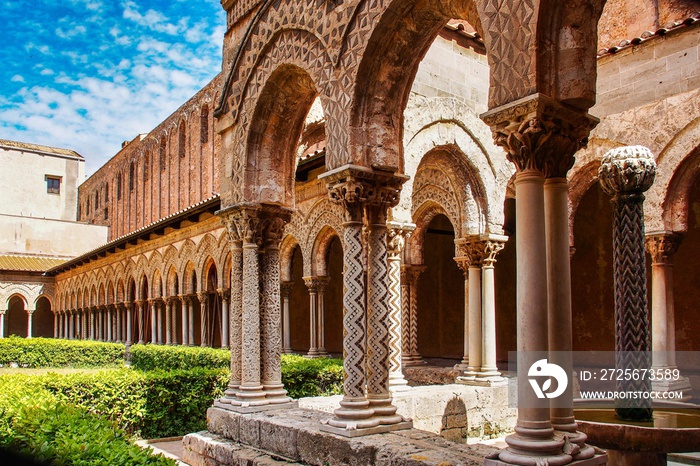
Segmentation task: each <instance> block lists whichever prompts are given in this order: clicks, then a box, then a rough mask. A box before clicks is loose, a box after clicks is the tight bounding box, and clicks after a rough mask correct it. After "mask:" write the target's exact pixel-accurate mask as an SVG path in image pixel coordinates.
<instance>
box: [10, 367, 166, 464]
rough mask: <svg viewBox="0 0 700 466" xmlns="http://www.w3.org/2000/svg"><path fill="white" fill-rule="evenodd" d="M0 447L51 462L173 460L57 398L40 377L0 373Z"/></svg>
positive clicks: (85, 462)
mask: <svg viewBox="0 0 700 466" xmlns="http://www.w3.org/2000/svg"><path fill="white" fill-rule="evenodd" d="M0 448H3V449H6V450H9V451H12V452H14V453H19V454H22V455H26V456H27V457H29V458H31V459H32V460H34V461H38V462H45V463H46V464H56V465H68V464H71V465H117V466H121V465H123V466H128V465H129V466H137V465H149V466H150V465H153V466H174V465H175V462H174V461H172V460H169V459H167V458H164V457H163V456H152V455H151V454H150V453H149V452H148V451H146V450H143V449H141V448H140V447H138V446H136V445H133V444H132V443H130V442H129V438H128V436H127V434H126V433H125V432H124V431H123V430H121V429H120V428H119V427H118V426H117V425H116V423H115V422H113V421H109V420H108V419H105V418H104V417H101V416H96V415H93V414H90V413H88V412H87V411H86V410H85V409H83V408H80V407H77V406H72V405H69V404H67V403H63V402H61V401H59V400H58V399H57V397H55V396H54V395H52V394H51V393H49V392H48V391H47V390H46V389H44V388H42V387H41V376H34V377H32V376H24V375H17V376H3V377H0Z"/></svg>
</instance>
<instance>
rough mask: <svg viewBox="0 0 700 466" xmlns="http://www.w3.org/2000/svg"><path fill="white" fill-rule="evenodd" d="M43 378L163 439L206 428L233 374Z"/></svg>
mask: <svg viewBox="0 0 700 466" xmlns="http://www.w3.org/2000/svg"><path fill="white" fill-rule="evenodd" d="M41 378H42V385H43V387H45V388H46V389H47V390H48V391H49V392H50V393H52V394H54V395H55V396H56V397H57V398H58V399H59V400H61V401H64V402H66V403H70V404H74V405H76V406H79V407H81V408H84V409H85V410H87V411H88V412H90V413H94V414H98V415H101V416H105V417H107V418H108V419H111V420H113V421H115V422H116V423H117V424H118V425H119V426H120V427H121V428H122V429H124V430H126V431H127V432H129V433H131V434H134V435H139V436H141V437H143V438H161V437H174V436H179V435H184V434H187V433H189V432H195V431H198V430H203V429H204V428H205V426H206V412H207V408H209V407H210V406H211V405H212V404H213V402H214V399H215V398H219V397H221V396H222V395H223V392H224V389H225V388H226V384H227V383H228V381H229V374H228V372H227V371H225V370H211V369H192V370H189V371H171V372H164V371H150V372H141V371H135V370H131V369H119V370H112V371H102V372H96V373H92V374H67V375H57V374H46V375H44V376H41Z"/></svg>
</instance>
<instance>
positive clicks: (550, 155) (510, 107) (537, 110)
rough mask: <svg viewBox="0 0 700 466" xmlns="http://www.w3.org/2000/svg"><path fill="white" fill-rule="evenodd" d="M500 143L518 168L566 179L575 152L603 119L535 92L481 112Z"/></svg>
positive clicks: (497, 142)
mask: <svg viewBox="0 0 700 466" xmlns="http://www.w3.org/2000/svg"><path fill="white" fill-rule="evenodd" d="M481 118H482V120H484V122H485V123H486V124H487V125H489V126H490V127H491V132H492V133H493V139H494V142H495V143H496V145H498V146H500V147H502V148H503V149H505V151H506V156H507V158H508V160H509V161H511V162H513V163H514V164H515V167H516V169H517V170H518V171H523V170H533V169H534V170H538V171H540V172H542V173H544V174H545V176H546V177H548V178H560V177H561V178H564V177H566V173H567V172H568V171H569V169H570V168H571V167H572V166H573V164H574V153H576V151H577V150H579V149H581V148H582V147H585V146H586V144H587V142H588V135H589V134H590V132H591V130H592V129H593V128H594V127H595V126H596V125H597V124H598V122H599V121H600V120H598V119H597V118H595V117H593V116H591V115H589V114H588V113H586V112H582V111H581V110H578V109H574V108H571V107H568V106H566V105H564V104H562V103H560V102H558V101H556V100H554V99H552V98H550V97H547V96H546V95H544V94H533V95H530V96H528V97H524V98H522V99H519V100H516V101H514V102H511V103H509V104H507V105H503V106H501V107H498V108H495V109H492V110H489V111H488V112H486V113H484V114H482V115H481Z"/></svg>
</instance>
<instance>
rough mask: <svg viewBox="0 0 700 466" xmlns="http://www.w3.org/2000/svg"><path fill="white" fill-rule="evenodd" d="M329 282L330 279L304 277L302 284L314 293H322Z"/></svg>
mask: <svg viewBox="0 0 700 466" xmlns="http://www.w3.org/2000/svg"><path fill="white" fill-rule="evenodd" d="M330 281H331V277H321V276H318V277H304V284H305V285H306V286H307V288H308V289H309V291H311V292H314V293H320V292H323V290H324V289H325V288H326V286H327V285H328V283H329V282H330Z"/></svg>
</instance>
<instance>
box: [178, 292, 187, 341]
mask: <svg viewBox="0 0 700 466" xmlns="http://www.w3.org/2000/svg"><path fill="white" fill-rule="evenodd" d="M179 298H180V309H181V315H182V345H183V346H187V345H189V344H190V343H189V334H190V332H189V328H188V327H189V319H188V317H187V302H188V301H189V300H190V298H189V296H187V295H180V296H179Z"/></svg>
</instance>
